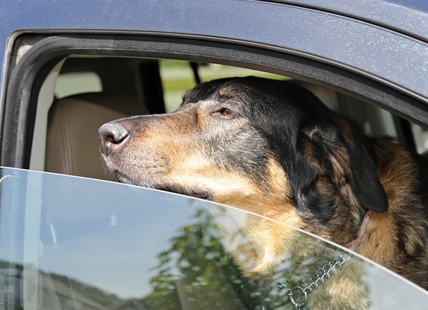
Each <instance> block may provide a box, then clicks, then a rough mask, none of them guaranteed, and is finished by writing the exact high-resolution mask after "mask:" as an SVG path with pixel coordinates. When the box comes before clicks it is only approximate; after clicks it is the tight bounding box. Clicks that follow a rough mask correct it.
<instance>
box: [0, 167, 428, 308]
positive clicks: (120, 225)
mask: <svg viewBox="0 0 428 310" xmlns="http://www.w3.org/2000/svg"><path fill="white" fill-rule="evenodd" d="M0 185H1V187H0V193H1V197H0V198H1V211H2V212H1V218H0V222H1V223H0V224H1V235H0V236H1V240H0V241H1V243H0V246H1V251H0V253H1V257H0V259H1V274H0V275H1V277H2V279H3V280H4V282H2V283H4V285H3V286H1V289H2V292H1V293H2V298H3V299H2V300H3V301H4V302H5V305H6V308H5V309H20V308H21V307H23V308H25V309H297V308H298V307H297V308H296V305H294V304H293V301H294V303H295V304H296V303H297V304H298V305H302V306H303V305H304V306H305V307H306V308H308V309H309V308H311V306H312V308H315V309H319V308H317V307H316V306H314V304H313V302H312V303H311V301H310V300H311V299H310V298H311V297H312V296H315V295H316V294H318V293H319V292H321V291H322V290H323V288H324V287H326V285H328V283H338V285H339V287H340V283H342V282H340V281H352V282H353V285H354V288H355V290H351V293H352V296H354V295H355V294H356V295H355V296H358V298H359V300H361V301H362V302H363V305H364V307H363V308H364V309H409V308H411V309H424V308H425V307H426V305H427V303H428V295H427V293H426V292H425V291H423V290H422V289H419V288H418V287H416V286H414V285H413V284H411V283H410V282H408V281H406V280H404V279H402V278H400V277H399V276H397V275H394V274H393V273H391V272H389V271H387V270H386V269H385V268H383V267H380V266H379V265H376V264H374V263H371V262H369V261H367V260H366V259H364V258H362V257H360V256H357V255H356V254H353V253H351V252H349V251H347V250H346V249H344V248H339V247H337V246H335V245H333V244H331V243H329V242H326V241H324V240H321V239H319V238H317V237H315V236H312V235H308V234H306V233H304V232H302V231H298V230H296V229H292V228H290V227H287V226H285V225H283V224H280V223H276V222H273V221H272V220H269V219H266V218H262V217H260V216H257V215H255V214H251V213H248V212H245V211H242V210H238V209H234V208H231V207H227V206H223V205H218V204H214V203H211V202H208V201H204V200H199V199H194V198H190V197H186V196H181V195H177V194H170V193H166V192H161V191H157V190H150V189H144V188H140V187H135V186H130V185H125V184H119V183H113V182H107V181H98V180H92V179H87V178H80V177H70V176H65V175H57V174H48V173H42V172H31V171H26V170H19V169H11V168H3V169H2V170H1V183H0ZM249 224H250V225H249ZM254 225H262V226H263V225H280V227H281V229H283V231H284V232H287V233H288V234H292V236H293V237H294V238H295V239H296V240H298V242H299V243H298V244H300V245H301V247H300V249H301V250H300V251H295V252H288V253H287V255H282V256H281V259H278V258H276V261H275V263H274V264H273V265H272V268H269V269H266V270H264V272H259V271H260V270H262V269H260V268H261V267H260V266H261V265H260V262H259V261H258V260H257V259H255V258H256V257H257V255H256V254H257V253H258V252H257V251H259V250H260V249H259V248H257V247H255V245H254V239H252V238H253V237H252V236H251V232H252V230H251V227H254ZM276 238H277V239H278V237H276ZM284 253H285V252H284ZM257 268H258V270H259V271H257ZM267 270H269V271H267ZM270 270H271V271H270ZM319 270H321V272H320V271H319ZM309 277H311V278H309ZM338 277H340V281H339V282H337V281H338V279H339V278H338ZM3 280H2V281H3ZM348 284H349V283H348ZM336 288H337V287H336ZM303 291H304V292H303ZM342 293H343V292H342V291H340V290H339V291H338V293H337V294H336V295H335V294H333V295H334V296H338V297H341V296H342V295H341V294H342ZM307 296H308V300H307V301H306V297H307ZM358 309H360V308H358Z"/></svg>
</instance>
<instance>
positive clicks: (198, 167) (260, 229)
mask: <svg viewBox="0 0 428 310" xmlns="http://www.w3.org/2000/svg"><path fill="white" fill-rule="evenodd" d="M225 83H226V84H225V85H224V86H223V87H221V86H218V85H217V84H213V85H214V86H213V85H208V86H207V88H206V89H205V88H202V89H203V90H204V91H202V92H201V93H199V92H198V91H195V94H194V96H195V98H193V97H192V92H190V93H189V94H187V95H188V96H189V98H190V99H188V100H189V102H187V105H186V104H184V105H183V106H182V107H181V108H180V109H179V110H178V111H177V112H175V113H174V114H170V115H162V116H159V115H157V116H153V117H146V118H142V119H141V120H138V119H137V120H136V119H130V120H124V121H123V120H122V121H118V122H119V123H120V122H122V123H123V124H124V126H129V124H127V123H126V122H141V123H138V124H136V125H135V124H134V127H133V128H132V130H131V131H132V132H131V133H130V135H132V139H128V140H131V141H128V140H127V142H126V143H123V144H124V146H122V145H119V144H122V142H121V141H116V142H117V145H115V146H114V147H112V146H109V144H108V143H110V142H109V141H107V140H108V139H107V140H106V141H104V144H103V145H102V147H101V150H102V152H103V153H105V154H103V155H104V159H105V161H106V163H107V166H109V167H110V169H112V170H114V171H116V172H117V171H119V172H120V173H121V174H122V177H123V179H125V180H129V182H131V183H133V184H137V185H142V186H148V187H155V188H160V189H166V190H170V191H175V192H179V193H184V194H187V195H195V194H197V192H198V191H200V192H203V193H205V195H207V196H206V197H208V195H209V199H211V200H212V201H214V202H217V203H223V204H227V205H230V206H233V207H236V208H239V209H243V210H246V211H249V212H252V213H255V214H258V215H261V216H263V217H266V218H269V219H271V220H267V219H263V218H260V217H255V216H252V215H251V214H247V215H246V216H245V218H240V216H242V214H238V215H237V216H236V220H237V222H238V223H239V225H231V226H230V227H232V228H230V227H227V225H225V224H224V223H223V222H222V221H221V215H217V216H218V217H219V218H220V222H221V223H223V224H222V225H223V226H224V227H223V228H224V229H225V231H227V235H228V236H229V240H228V241H227V242H225V243H226V244H225V248H226V250H228V251H230V252H231V254H232V255H233V256H234V258H235V261H236V262H237V264H238V266H239V267H240V268H241V270H242V272H243V273H244V274H245V275H247V276H251V277H254V278H259V277H261V278H263V277H264V276H266V275H272V274H274V273H275V272H276V271H277V268H280V267H281V264H282V262H283V261H284V260H285V259H287V261H288V262H289V263H290V266H289V269H288V270H286V271H284V272H285V274H284V276H286V277H288V278H289V279H291V280H292V281H294V280H296V282H297V281H298V278H299V277H301V274H294V272H295V271H298V270H300V271H301V268H302V265H301V264H302V262H304V261H305V260H313V261H312V264H313V268H315V267H317V266H320V264H321V265H322V264H323V262H322V261H318V260H319V257H322V256H323V255H324V256H323V257H329V256H330V255H332V253H327V254H325V253H324V254H323V255H321V254H322V253H321V252H322V251H327V250H326V249H325V247H324V246H323V245H322V242H321V241H319V240H317V239H311V238H307V236H305V235H304V234H302V233H301V232H299V231H296V230H295V229H293V228H292V227H295V228H298V229H303V230H306V231H307V232H310V233H313V234H316V235H319V236H321V237H324V238H326V239H328V240H331V241H333V242H336V243H338V244H340V245H345V244H346V243H347V242H348V241H351V240H353V239H355V238H356V236H357V233H358V230H359V226H360V225H361V221H362V218H363V217H364V215H365V212H366V210H367V208H369V209H370V207H373V206H371V205H370V202H371V201H372V199H371V198H372V197H373V195H370V202H369V203H367V202H364V203H366V204H364V203H363V202H361V201H365V200H364V199H365V198H366V196H363V198H362V195H361V192H364V193H367V192H369V193H372V192H371V191H370V188H369V186H370V185H372V184H375V185H379V187H382V186H383V189H384V190H385V192H386V195H387V199H388V203H389V206H387V205H386V202H385V195H378V196H379V197H381V198H379V200H376V201H381V203H380V205H382V202H385V204H384V208H381V209H380V211H379V209H375V208H374V210H378V211H379V212H381V211H383V210H386V209H387V208H388V211H386V212H384V213H376V212H372V215H371V218H370V221H369V224H368V227H367V230H366V233H365V235H364V238H363V239H362V242H361V244H360V247H359V249H358V253H360V254H362V255H364V256H365V257H367V258H369V259H372V260H374V261H376V262H378V263H380V264H382V265H384V266H386V267H388V268H390V269H392V270H394V271H396V272H398V273H400V274H402V275H403V276H405V277H407V278H409V279H411V280H412V277H413V275H414V274H416V273H418V277H415V279H416V280H419V281H420V283H419V284H420V285H423V286H425V287H428V279H427V280H422V281H421V280H420V279H421V278H423V277H424V275H425V272H426V271H425V270H423V268H421V270H417V267H419V265H418V264H420V263H422V264H424V265H423V266H422V267H424V266H425V267H427V268H428V262H427V260H428V258H427V257H426V255H427V253H426V252H424V253H423V254H420V253H418V251H419V252H421V251H426V250H425V248H426V246H425V243H426V242H427V241H426V240H421V237H420V236H421V232H422V231H426V226H427V225H426V224H427V219H422V218H418V215H414V214H413V212H412V209H411V208H409V209H407V211H403V207H404V206H407V204H408V202H409V197H410V198H415V199H414V202H413V203H414V204H415V206H414V207H415V208H416V207H417V208H419V210H421V209H422V207H423V206H422V203H421V202H420V201H419V200H418V199H416V198H417V197H416V196H417V194H415V193H414V188H415V187H416V185H417V182H416V181H415V175H417V173H416V172H417V167H416V166H415V164H414V162H413V159H412V157H411V155H410V154H409V153H408V151H407V150H405V149H404V148H402V147H400V146H398V145H396V144H394V143H393V142H392V141H391V140H390V139H378V140H371V139H369V138H367V137H365V136H363V135H362V134H360V133H359V132H358V131H357V130H355V128H354V127H352V125H351V124H350V123H348V122H347V121H345V120H343V119H341V118H340V117H338V116H335V115H330V114H328V112H327V111H325V113H326V115H327V116H330V117H331V118H329V119H328V121H329V122H330V123H331V124H326V121H325V120H324V123H322V124H321V125H320V126H319V127H317V124H316V123H315V122H314V123H312V122H308V123H307V124H305V127H304V128H298V129H299V130H296V131H297V133H296V132H295V131H293V130H290V132H293V133H294V136H292V138H293V139H294V138H295V139H297V141H298V142H297V144H298V145H297V146H296V145H295V144H296V141H294V140H293V141H292V143H294V144H293V145H292V147H291V148H289V149H288V150H290V152H293V151H296V149H297V148H299V152H300V153H299V154H298V155H299V156H301V157H303V158H304V160H305V161H304V163H302V162H303V160H302V162H301V164H302V166H303V165H305V164H306V166H304V169H303V168H301V166H299V167H300V168H301V170H299V172H298V173H296V175H299V173H300V175H301V174H304V173H306V174H304V175H302V177H303V178H304V177H305V176H306V175H308V176H311V177H312V174H311V173H313V174H314V175H315V177H312V178H311V179H310V178H309V177H308V182H311V183H310V184H305V185H306V187H310V188H305V190H306V191H307V192H309V191H312V192H310V194H314V195H312V196H311V195H310V194H308V193H307V192H305V193H303V194H302V195H307V196H305V197H303V198H302V201H303V203H302V204H301V205H298V204H297V203H296V201H297V199H298V198H299V199H300V198H301V197H298V198H296V197H295V195H297V194H296V193H293V189H292V185H293V186H294V189H295V188H296V187H298V186H297V185H296V184H300V183H299V182H297V181H296V180H295V179H293V178H292V176H293V175H292V174H290V175H288V173H289V171H288V172H287V171H284V169H285V167H289V166H292V165H293V164H295V162H292V161H293V160H295V158H294V157H293V156H292V155H295V154H287V155H285V156H283V157H286V156H288V155H289V157H286V158H283V160H284V161H286V160H289V161H290V162H291V163H288V164H289V166H287V165H284V166H283V164H284V163H283V162H279V160H280V159H279V158H278V157H279V155H278V154H272V152H274V150H275V151H279V150H278V148H279V146H278V145H276V149H275V148H272V149H270V148H269V146H270V144H269V143H268V141H267V140H268V138H267V137H266V136H264V135H263V134H262V133H261V132H262V130H261V129H260V127H262V126H263V124H270V119H268V118H266V119H265V118H264V116H263V115H262V113H261V111H263V112H264V110H263V109H262V108H260V109H259V110H258V112H257V113H258V114H257V117H259V118H262V119H263V121H264V122H263V121H261V122H259V123H257V122H256V123H257V126H255V125H254V126H253V125H252V124H251V122H250V118H248V117H236V118H234V115H235V114H234V113H233V112H229V110H227V113H223V112H224V111H223V112H222V110H221V109H222V107H223V106H224V105H225V103H224V102H226V101H227V100H230V102H229V104H230V105H231V106H233V103H234V102H235V103H236V102H238V104H236V106H235V107H237V110H238V111H239V105H240V104H245V103H246V100H251V98H249V97H247V96H246V93H244V92H243V90H246V91H247V90H249V87H250V86H248V85H243V84H239V83H236V84H233V83H232V84H230V83H229V82H225ZM216 85H217V86H216ZM219 85H220V84H219ZM249 85H250V84H249ZM216 87H219V89H217V88H216ZM216 89H217V90H218V94H216V96H217V97H216V98H218V102H216V101H215V100H213V99H212V98H213V96H214V95H212V94H211V93H212V92H214V91H215V90H216ZM237 93H239V96H235V95H236V94H237ZM209 94H211V95H209ZM234 96H235V97H234ZM202 97H204V98H205V97H206V98H208V99H200V98H202ZM262 98H266V97H262ZM277 99H278V98H277ZM269 100H273V99H272V98H271V97H269ZM185 101H186V99H185ZM185 103H186V102H185ZM256 104H260V102H256V103H255V105H256ZM319 104H320V103H319ZM295 105H296V106H298V104H297V103H295ZM296 106H294V107H293V108H295V107H296ZM314 106H315V104H314ZM263 108H265V106H264V105H263ZM275 108H277V107H275ZM274 110H275V111H276V112H278V110H277V109H274ZM292 110H293V109H291V108H290V111H292ZM301 112H302V113H306V112H308V111H306V110H305V111H301ZM222 113H223V114H222ZM241 113H242V115H245V113H249V112H248V110H246V109H242V110H241ZM290 113H291V112H290ZM275 116H276V114H275ZM271 117H272V115H271ZM282 117H285V118H287V117H291V120H290V123H291V124H293V121H294V119H293V115H291V116H287V115H283V116H282ZM315 119H316V118H315ZM225 121H226V122H227V123H225ZM276 121H277V122H278V120H276ZM281 121H282V118H281ZM260 124H262V125H260ZM266 126H267V125H266ZM322 126H324V127H322ZM288 129H289V128H288ZM268 131H269V130H268ZM278 132H280V131H269V133H270V134H271V135H275V134H278ZM242 133H244V135H242ZM301 133H303V134H302V136H300V134H301ZM245 134H247V135H245ZM281 134H282V132H281ZM287 134H290V135H291V133H284V137H286V138H290V136H288V135H287ZM296 135H297V136H296ZM239 137H241V139H242V140H241V142H242V141H244V142H245V143H247V142H248V143H252V145H253V147H255V148H257V147H258V148H257V150H259V151H260V153H262V154H261V155H262V156H260V163H259V161H257V160H254V161H253V162H251V164H252V165H249V166H245V167H250V168H248V169H247V170H245V169H243V168H242V166H240V165H239V163H240V162H239V160H241V159H242V158H243V157H245V156H242V157H241V155H240V154H239V152H238V151H240V148H239V147H241V148H246V145H247V144H244V143H241V144H237V145H238V146H236V145H235V149H233V147H231V145H234V142H236V141H239ZM271 138H272V137H271ZM237 139H238V140H237ZM272 140H274V139H272ZM291 140H292V139H291ZM281 141H283V140H281ZM269 142H270V141H269ZM275 142H276V141H275ZM287 143H288V141H286V142H284V141H283V143H282V144H287ZM360 144H361V145H360ZM217 146H219V147H218V148H216V147H217ZM281 146H283V145H281ZM109 147H110V148H109ZM230 149H232V150H233V151H234V153H233V155H234V156H235V157H234V160H235V161H232V164H230V161H228V160H229V157H228V156H231V155H230V152H229V151H230ZM372 149H373V150H372ZM354 150H357V151H358V152H356V153H353V151H354ZM246 151H247V153H246V154H247V155H251V154H252V153H251V152H252V151H253V149H252V148H248V149H247V150H246ZM281 151H282V150H280V151H279V153H281ZM116 152H117V153H118V154H116ZM218 153H220V154H218ZM296 153H297V151H296ZM372 153H374V155H373V154H372ZM355 154H358V156H357V157H358V158H360V155H361V154H365V155H367V158H365V161H363V162H364V163H365V164H367V167H371V168H372V169H371V170H370V168H367V169H366V170H364V171H363V174H364V173H366V172H367V171H369V172H372V174H370V177H369V178H365V176H366V175H363V177H361V176H360V175H358V176H357V177H356V176H355V175H354V174H353V172H354V171H355V170H356V169H360V167H356V166H355V162H356V163H357V164H356V165H358V164H360V163H361V161H360V160H355V158H356V156H355ZM217 155H218V156H217ZM353 155H354V157H352V156H353ZM372 155H373V156H372ZM296 156H297V155H296ZM255 158H256V159H259V157H255ZM373 159H374V160H373ZM352 160H354V161H352ZM351 162H353V163H354V166H352V165H351ZM307 166H308V167H309V168H308V167H307ZM378 166H379V167H378ZM361 168H363V167H361ZM378 168H379V170H380V171H379V173H380V184H381V185H380V184H379V180H378V179H379V176H378V175H377V169H378ZM305 169H306V170H305ZM373 171H375V172H373ZM358 177H361V178H358ZM290 178H292V181H290ZM372 179H376V180H375V181H376V183H369V185H368V186H366V185H367V184H366V183H367V182H365V181H366V180H368V181H369V182H370V181H372ZM356 180H358V181H360V182H362V183H364V184H362V185H361V187H360V188H362V189H363V190H360V191H358V188H357V189H356V185H355V184H357V182H356ZM361 180H362V181H361ZM305 182H306V180H305ZM358 186H360V183H358ZM302 187H304V186H302ZM374 188H376V189H377V188H378V187H376V186H375V187H374ZM383 189H382V193H383ZM195 191H196V193H195ZM206 193H208V194H206ZM377 194H379V193H378V192H377ZM383 194H384V193H383ZM307 197H309V198H311V199H312V198H313V197H316V199H317V201H323V202H324V205H322V206H320V207H319V209H317V205H316V202H314V200H311V201H310V205H309V203H308V205H306V204H305V203H306V201H304V199H306V198H307ZM299 208H300V209H299ZM322 208H324V209H322ZM228 212H232V210H229V211H228ZM305 212H306V213H305ZM323 212H325V213H323ZM327 212H330V213H327ZM421 213H422V212H420V213H419V214H421ZM415 214H416V213H415ZM321 215H322V216H323V217H321ZM318 218H320V219H322V220H319V221H318ZM401 223H405V224H406V226H405V227H404V228H403V227H401V228H400V227H398V226H399V225H400V224H401ZM235 224H236V223H235ZM284 224H285V225H284ZM228 229H229V230H228ZM400 233H401V234H402V235H405V237H406V238H407V239H405V242H403V240H401V241H400V240H398V239H399V238H398V236H400V235H399V234H400ZM400 242H401V243H400ZM400 247H401V248H400ZM421 249H422V250H421ZM412 255H414V256H415V257H416V258H417V259H415V258H412V257H411V256H412ZM418 255H419V256H418ZM421 255H425V256H421ZM409 257H411V258H410V259H409ZM412 259H413V261H412ZM409 260H410V262H409ZM363 272H364V270H363V268H362V267H361V266H359V265H358V263H357V262H349V263H346V264H345V265H344V266H343V268H342V269H341V270H340V272H338V273H337V274H336V275H334V276H333V277H332V278H331V279H330V280H328V281H327V282H326V283H325V284H324V285H321V286H320V287H319V288H318V289H316V290H315V291H314V292H313V293H311V297H310V299H309V301H308V306H309V308H312V309H365V308H367V307H368V306H369V301H368V297H367V292H366V291H365V289H364V287H363V286H362V285H361V281H362V276H363ZM423 281H425V282H423Z"/></svg>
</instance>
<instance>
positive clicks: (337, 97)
mask: <svg viewBox="0 0 428 310" xmlns="http://www.w3.org/2000/svg"><path fill="white" fill-rule="evenodd" d="M244 75H257V76H265V77H271V78H275V79H287V77H284V76H279V75H274V74H270V73H265V72H261V71H255V70H250V69H244V68H239V67H233V66H224V65H220V64H207V63H195V62H189V61H185V60H183V61H179V60H166V59H156V60H153V59H143V58H122V57H82V56H79V57H73V56H71V57H68V58H67V59H65V60H63V61H61V62H60V63H59V64H58V65H57V66H56V67H55V68H54V69H53V70H52V72H51V74H50V76H54V78H50V77H48V78H46V80H45V82H44V85H43V86H42V89H46V88H49V89H53V90H54V91H53V93H52V92H49V91H48V92H46V93H47V94H46V96H45V98H44V97H43V96H42V95H40V96H39V103H38V107H39V108H38V112H37V117H36V125H35V128H36V129H35V131H34V139H35V141H37V142H36V143H33V148H32V152H31V154H32V155H31V161H30V169H33V170H41V171H48V172H55V173H62V174H69V175H77V176H84V177H91V178H97V179H109V175H108V174H107V173H106V172H105V169H104V167H103V166H102V164H101V158H100V155H99V151H98V148H99V140H98V136H97V129H98V128H99V127H100V126H101V125H102V124H103V123H106V122H108V121H111V120H114V119H118V118H123V117H127V116H132V115H144V114H151V113H164V112H172V111H174V110H175V109H176V108H177V107H178V106H179V105H180V103H181V96H182V95H183V94H184V92H185V91H186V90H188V89H190V88H192V87H193V86H195V85H196V84H197V83H198V82H200V81H201V80H202V81H208V80H210V79H214V78H219V77H226V76H244ZM295 82H296V83H299V84H301V85H302V86H304V87H306V88H307V89H309V90H311V91H312V92H313V93H314V94H315V95H316V96H318V97H319V98H320V99H321V100H322V101H323V102H324V103H325V104H326V105H327V106H328V107H329V108H331V109H333V110H335V111H337V112H339V113H340V114H342V115H343V116H346V117H348V118H350V119H352V120H353V121H354V122H355V123H356V124H358V125H359V126H360V128H361V129H363V131H364V132H365V133H366V134H368V135H373V136H379V135H389V136H393V137H395V138H396V139H397V140H398V141H399V142H401V143H403V144H405V145H407V146H409V147H411V148H415V149H416V150H417V151H418V152H419V153H424V152H425V151H426V150H427V149H428V132H427V131H425V130H423V129H422V128H421V127H419V126H416V125H411V124H410V123H409V122H408V121H405V120H403V119H401V118H399V117H396V116H393V115H392V114H391V113H389V112H387V111H385V110H383V109H381V108H379V107H376V106H374V105H372V104H370V103H366V102H363V101H361V100H359V99H356V98H353V97H351V96H349V95H346V94H343V93H340V92H337V91H334V90H332V89H330V88H327V87H324V86H320V85H316V84H313V83H309V82H305V81H299V80H295ZM49 84H51V85H49ZM52 84H53V85H52ZM41 93H42V94H43V92H41ZM43 131H45V134H41V132H43ZM44 137H46V138H45V139H46V140H45V141H44Z"/></svg>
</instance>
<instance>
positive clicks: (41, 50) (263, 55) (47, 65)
mask: <svg viewBox="0 0 428 310" xmlns="http://www.w3.org/2000/svg"><path fill="white" fill-rule="evenodd" d="M36 39H39V41H38V42H37V43H35V44H34V45H33V46H32V47H31V48H30V49H29V50H28V52H27V53H26V54H25V55H24V56H23V57H22V59H21V60H20V61H19V62H18V64H17V65H16V67H15V68H13V69H11V70H10V78H9V81H8V87H7V92H6V100H5V103H4V110H3V111H4V112H3V113H4V115H3V124H2V135H1V146H2V151H1V158H0V164H1V165H2V166H9V167H17V168H29V162H30V158H31V146H32V139H33V130H34V122H35V115H36V110H37V98H38V93H39V91H40V87H41V85H42V83H43V81H44V79H45V78H46V76H47V75H48V73H49V72H50V71H51V69H52V68H53V67H55V65H56V64H58V62H60V61H61V60H62V59H64V58H65V57H67V56H69V55H90V56H93V55H100V56H101V55H103V56H118V57H143V58H155V59H162V58H163V59H179V60H188V61H196V62H210V63H219V64H225V65H233V66H240V67H245V68H249V69H255V70H260V71H266V72H270V73H275V74H280V75H285V76H288V77H291V78H297V79H301V80H303V81H306V82H310V83H315V84H319V85H322V86H326V87H329V88H331V89H334V90H337V91H340V92H342V93H344V94H347V95H350V96H353V97H356V98H358V99H360V100H363V101H366V102H369V103H372V104H374V105H375V106H378V107H380V108H382V109H385V110H387V111H389V112H391V113H393V114H395V115H397V116H399V117H402V118H404V119H406V120H409V121H412V122H414V123H416V124H418V125H420V126H422V127H425V128H427V127H428V126H427V124H428V105H427V104H426V103H425V102H422V101H420V100H417V99H416V98H417V97H418V94H417V93H413V95H414V97H411V96H410V95H409V94H412V93H411V92H409V90H408V89H406V93H404V92H400V91H398V90H397V89H394V88H392V87H388V85H390V84H389V83H388V81H386V80H381V79H380V78H379V77H377V78H376V80H375V79H374V78H373V77H372V76H370V75H369V74H364V73H363V72H359V73H357V72H355V70H353V69H352V68H347V67H344V66H343V65H341V64H340V63H339V61H338V62H337V63H336V64H332V63H331V61H330V62H326V61H325V62H323V61H322V59H317V58H314V57H312V56H311V55H307V54H297V53H296V51H290V50H286V49H280V48H278V47H276V48H273V47H272V46H268V45H254V44H251V43H249V42H242V41H233V40H225V39H221V38H206V37H205V38H204V37H196V36H188V35H187V36H184V35H178V34H177V35H172V34H169V35H167V34H156V35H153V34H145V35H138V36H137V35H135V36H129V35H119V34H118V35H87V34H86V35H51V36H41V37H37V38H36ZM18 42H19V40H18ZM15 50H17V48H15ZM10 63H12V62H10ZM381 82H382V83H381Z"/></svg>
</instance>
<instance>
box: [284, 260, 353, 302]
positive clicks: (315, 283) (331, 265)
mask: <svg viewBox="0 0 428 310" xmlns="http://www.w3.org/2000/svg"><path fill="white" fill-rule="evenodd" d="M350 258H351V256H349V255H348V256H343V255H341V254H339V255H337V256H336V258H335V259H331V260H329V261H328V262H327V263H326V264H324V265H323V266H322V267H320V268H319V269H318V270H317V271H316V272H315V275H314V277H309V278H308V279H307V281H311V282H310V283H309V284H308V285H307V286H306V287H301V286H299V285H297V286H295V287H293V288H292V289H291V290H290V292H289V293H288V296H290V300H291V302H292V303H293V305H294V307H295V309H296V310H299V309H303V308H304V306H305V305H306V302H307V301H308V294H310V293H312V292H313V291H314V290H316V289H317V288H318V287H319V286H320V285H322V284H324V283H325V281H327V280H328V279H330V278H331V276H332V275H334V274H335V273H336V271H337V270H338V269H340V268H341V267H342V265H343V264H344V263H346V262H347V261H348V260H349V259H350ZM307 281H304V282H303V283H305V282H307ZM278 285H279V287H280V288H281V287H284V285H283V284H282V283H279V284H278Z"/></svg>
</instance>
